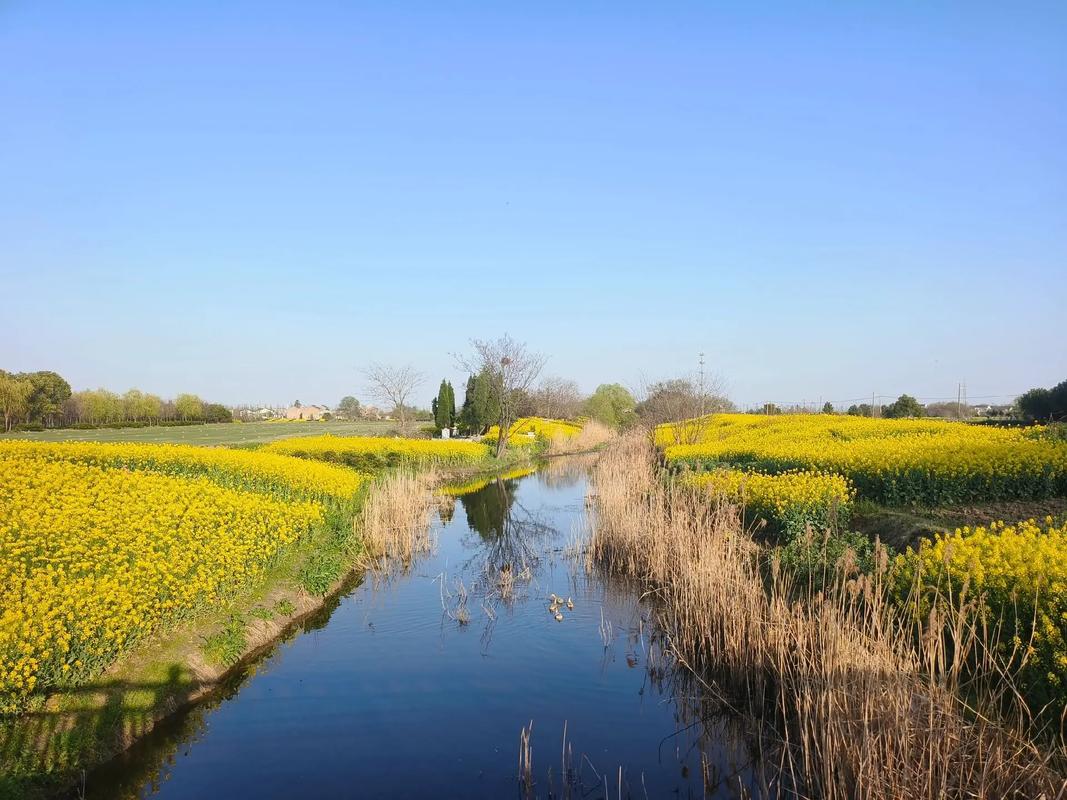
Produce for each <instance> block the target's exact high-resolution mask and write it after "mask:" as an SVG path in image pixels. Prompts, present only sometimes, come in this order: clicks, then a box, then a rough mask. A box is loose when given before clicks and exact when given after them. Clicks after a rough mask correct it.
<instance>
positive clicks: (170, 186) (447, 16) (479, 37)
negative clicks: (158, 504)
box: [0, 0, 1067, 404]
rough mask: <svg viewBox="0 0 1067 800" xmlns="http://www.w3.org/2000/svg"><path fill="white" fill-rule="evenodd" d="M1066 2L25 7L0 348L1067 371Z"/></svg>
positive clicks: (214, 389)
mask: <svg viewBox="0 0 1067 800" xmlns="http://www.w3.org/2000/svg"><path fill="white" fill-rule="evenodd" d="M1064 41H1067V5H1065V4H1063V3H1047V4H1029V3H1014V4H988V5H983V4H976V3H960V4H956V5H947V4H937V3H913V4H909V3H893V4H885V5H883V6H879V5H877V4H843V3H842V4H838V3H832V4H831V3H826V4H797V3H788V4H782V5H781V6H775V5H773V4H769V3H764V4H748V3H736V4H733V3H726V4H722V3H706V2H705V3H691V4H689V3H656V4H628V3H623V2H612V3H574V2H567V3H562V2H561V3H555V2H539V3H524V4H488V3H486V4H468V3H425V4H421V3H418V4H417V3H380V4H371V3H277V4H272V3H264V2H256V3H227V4H218V3H206V2H204V3H200V2H183V3H170V4H163V3H132V2H131V3H105V2H95V3H53V2H47V0H37V1H36V2H32V3H30V2H6V3H0V279H2V288H0V308H2V314H0V335H2V336H3V341H4V342H5V344H6V347H5V348H4V355H3V358H2V361H0V367H3V368H6V369H9V370H31V369H45V368H48V369H55V370H57V371H58V372H60V373H62V374H63V375H65V376H67V377H68V379H69V380H70V381H71V383H72V384H73V385H74V386H75V388H86V387H95V386H107V387H109V388H113V389H116V390H119V391H122V390H125V389H126V388H129V387H131V386H138V387H141V388H144V389H147V390H150V391H155V392H159V393H161V394H164V395H173V394H174V393H176V392H178V391H195V392H198V393H200V394H201V395H203V396H205V397H208V398H211V399H216V400H220V401H223V402H230V403H238V402H245V401H247V402H288V401H291V400H292V399H294V398H299V399H301V400H302V401H304V402H305V403H311V402H320V403H328V404H333V403H335V402H336V401H337V400H338V399H339V398H340V397H341V396H342V395H343V394H348V393H355V394H357V395H359V394H361V388H362V386H363V381H362V379H361V377H360V374H359V367H360V366H361V365H363V364H365V363H366V362H368V361H370V360H374V359H377V360H382V361H395V362H412V363H414V364H416V365H418V366H419V367H420V368H422V369H423V370H425V371H426V372H427V373H428V374H429V375H430V376H431V379H430V380H429V381H428V383H427V390H426V392H425V394H426V396H427V398H426V399H427V400H428V398H429V396H430V394H431V393H432V390H433V387H435V386H436V383H437V381H438V380H439V379H440V377H441V376H442V375H447V376H449V377H453V378H455V379H459V378H460V377H461V376H459V374H458V370H457V369H456V368H455V365H454V361H453V359H452V357H451V355H450V354H451V353H454V352H456V351H462V350H465V349H466V343H467V342H468V340H469V339H470V338H471V337H493V336H497V335H499V334H501V333H504V332H510V333H511V334H512V335H513V336H514V337H516V338H518V339H521V340H525V341H526V342H528V343H529V345H530V346H531V347H533V348H535V349H537V350H540V351H543V352H545V353H547V354H548V355H549V356H550V360H549V365H548V371H549V372H551V373H553V374H559V375H563V376H567V377H573V378H575V379H576V380H578V381H579V383H580V384H581V385H582V386H583V388H585V389H592V388H593V387H595V386H596V385H597V384H598V383H601V382H605V381H620V382H623V383H627V384H630V385H639V384H641V383H642V382H646V381H651V380H655V379H657V378H662V377H667V376H671V375H676V374H680V373H684V372H691V371H693V370H694V369H695V368H696V360H697V353H699V352H701V351H703V352H705V353H706V357H707V361H708V364H709V368H710V369H712V370H714V371H716V372H718V373H719V374H720V375H721V376H722V378H723V379H724V381H725V383H726V385H727V387H728V389H729V392H730V394H731V395H732V396H733V397H734V399H735V400H737V401H739V402H741V403H744V404H748V403H755V402H761V401H764V400H775V401H779V402H789V401H800V400H808V401H814V400H817V399H820V398H821V399H833V400H851V399H853V398H857V397H864V396H870V394H871V393H872V392H878V393H880V394H884V395H893V396H895V395H896V394H899V393H900V392H904V391H907V392H909V393H911V394H915V395H918V396H920V397H940V396H952V395H954V394H955V391H956V385H957V383H958V382H959V381H960V380H966V381H967V384H968V391H969V394H970V396H971V397H972V399H973V398H977V397H986V396H999V395H1007V394H1011V393H1015V392H1018V391H1021V390H1024V389H1026V388H1029V387H1031V386H1034V385H1051V384H1053V383H1056V382H1058V381H1060V380H1063V379H1064V378H1067V345H1065V341H1067V336H1065V334H1064V327H1065V326H1064V307H1065V304H1067V47H1064V44H1063V43H1064Z"/></svg>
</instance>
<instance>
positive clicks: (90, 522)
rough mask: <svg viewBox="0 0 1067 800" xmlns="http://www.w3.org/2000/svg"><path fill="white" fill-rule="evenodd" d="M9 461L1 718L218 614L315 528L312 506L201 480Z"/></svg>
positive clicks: (37, 453) (2, 521)
mask: <svg viewBox="0 0 1067 800" xmlns="http://www.w3.org/2000/svg"><path fill="white" fill-rule="evenodd" d="M5 445H6V443H5ZM135 447H136V446H135ZM16 450H18V448H9V447H6V446H5V447H4V448H3V457H2V459H0V469H2V476H3V477H2V480H0V711H2V712H16V711H19V710H20V709H22V708H24V707H25V703H26V701H27V699H28V698H29V697H30V696H31V695H32V694H33V693H34V692H39V691H42V690H47V689H49V688H51V687H56V686H60V685H74V684H77V683H79V682H83V681H85V680H87V679H89V678H91V677H92V676H94V675H97V674H99V673H100V672H101V671H102V670H103V669H105V668H106V667H107V666H108V665H109V664H111V663H112V662H113V661H114V660H115V659H116V658H118V657H119V656H120V655H121V654H122V653H123V652H124V651H125V650H127V649H128V648H129V647H130V646H132V645H133V644H134V643H136V642H137V641H139V640H141V639H143V638H144V637H145V636H148V635H150V634H151V633H153V632H154V631H156V630H159V629H161V628H162V627H164V626H166V625H167V624H170V623H173V622H174V621H176V620H179V619H181V618H183V617H187V616H189V615H191V614H193V613H195V612H197V611H199V610H201V609H204V608H212V607H219V606H225V605H226V604H227V603H228V601H229V600H230V599H232V597H233V596H234V594H235V593H236V592H237V591H239V590H240V589H241V588H242V587H244V586H246V585H248V584H250V583H252V582H255V581H257V580H259V579H261V578H262V576H263V575H264V572H265V570H266V568H267V567H268V566H269V565H270V564H271V563H272V561H273V560H274V559H275V558H276V556H277V555H278V553H279V552H280V551H281V550H282V549H283V548H285V547H286V546H287V545H289V544H291V543H292V542H294V541H296V540H297V539H298V538H300V537H301V536H303V535H305V534H307V533H308V532H309V531H310V530H311V529H312V528H313V527H314V526H316V525H318V524H320V523H321V522H322V520H323V516H324V508H323V506H322V504H321V503H318V502H315V501H311V500H293V499H289V500H283V499H279V498H274V497H271V496H268V495H265V494H262V493H257V492H249V491H238V490H236V489H233V488H227V487H224V486H220V485H219V484H218V483H217V482H215V481H214V480H212V477H211V476H210V475H202V476H198V477H185V476H177V475H169V474H153V472H152V471H144V472H142V471H134V470H132V469H130V465H131V464H141V463H144V462H137V461H136V460H132V461H131V456H129V454H127V455H126V457H125V458H117V459H116V458H107V457H104V456H103V455H100V454H97V455H96V456H95V457H90V456H89V453H90V452H91V450H90V449H78V450H77V453H78V457H77V458H62V457H58V454H57V450H55V449H53V448H49V447H43V446H38V447H33V448H27V449H26V450H25V451H20V452H15V451H16ZM103 452H106V453H111V451H109V450H105V451H103ZM204 452H205V453H208V452H212V451H209V450H206V449H205V450H204ZM112 455H113V454H112ZM93 458H95V460H96V462H97V463H88V462H90V461H92V460H93ZM149 463H150V464H151V465H153V466H155V467H158V466H160V464H161V462H159V461H151V462H149ZM162 463H165V464H169V466H173V463H171V462H162ZM270 474H272V475H273V473H270Z"/></svg>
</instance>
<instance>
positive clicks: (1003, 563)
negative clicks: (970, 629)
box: [894, 517, 1067, 698]
mask: <svg viewBox="0 0 1067 800" xmlns="http://www.w3.org/2000/svg"><path fill="white" fill-rule="evenodd" d="M1053 523H1054V520H1053V519H1052V518H1051V517H1048V518H1046V519H1045V520H1044V522H1043V524H1042V523H1039V522H1037V521H1036V520H1033V519H1031V520H1027V521H1025V522H1020V523H1017V524H1008V523H1004V522H995V523H992V524H991V525H989V526H984V527H981V526H980V527H975V528H970V527H965V528H959V529H957V530H956V531H955V532H954V533H951V534H944V535H941V536H938V537H936V538H935V539H934V540H933V541H930V540H923V541H921V542H920V543H919V546H918V549H909V550H908V551H907V552H906V553H905V554H903V555H900V556H898V557H897V559H896V563H895V565H894V570H895V576H896V582H895V583H896V588H897V592H898V594H899V596H900V597H901V598H902V599H906V600H910V601H912V602H916V603H917V608H916V609H915V610H916V613H917V614H918V615H919V617H920V619H925V618H926V614H927V613H928V611H929V609H930V606H931V605H933V604H937V603H943V602H956V603H958V602H959V598H960V596H961V592H962V591H963V589H964V587H966V589H967V593H968V594H967V597H972V598H978V599H979V600H980V602H981V604H982V607H983V608H984V609H985V610H986V612H987V614H988V617H987V621H988V622H989V623H990V626H991V627H993V628H994V629H995V628H996V625H997V623H998V622H1000V623H1001V625H1002V627H1001V632H1002V636H1001V647H1002V649H1003V654H1004V656H1005V657H1009V656H1011V655H1012V654H1015V663H1016V664H1017V665H1021V666H1023V668H1024V672H1026V673H1028V674H1029V675H1030V676H1031V678H1032V679H1033V680H1034V681H1036V682H1037V683H1039V684H1044V685H1045V686H1046V693H1047V694H1048V696H1049V697H1053V696H1055V695H1056V694H1059V695H1060V696H1061V698H1062V695H1063V693H1064V692H1067V525H1060V526H1058V527H1057V526H1055V525H1054V524H1053ZM949 598H952V600H951V601H950V599H949Z"/></svg>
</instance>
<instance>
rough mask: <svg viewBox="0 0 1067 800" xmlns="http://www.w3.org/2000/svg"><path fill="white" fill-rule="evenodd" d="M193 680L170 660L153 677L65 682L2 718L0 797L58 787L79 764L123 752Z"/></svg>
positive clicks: (175, 704)
mask: <svg viewBox="0 0 1067 800" xmlns="http://www.w3.org/2000/svg"><path fill="white" fill-rule="evenodd" d="M195 686H196V684H195V682H194V680H193V678H192V675H191V673H190V672H189V671H188V670H187V669H186V668H184V667H182V666H180V665H178V664H171V665H169V666H167V667H165V672H163V674H162V675H161V677H160V679H159V680H157V681H143V682H133V681H123V680H105V681H95V682H90V683H86V684H83V685H81V686H76V687H64V688H62V689H60V690H58V691H57V692H55V693H54V694H53V695H52V696H51V697H50V698H49V699H48V701H47V702H46V703H42V704H41V706H40V707H39V708H32V709H30V710H28V711H26V712H24V713H22V714H19V715H18V716H17V717H4V718H0V765H2V766H0V798H5V800H6V798H9V797H11V798H15V797H39V796H41V797H43V796H52V795H55V794H57V793H60V794H61V793H62V789H63V787H64V786H68V785H70V784H71V783H72V782H74V781H76V780H77V779H78V778H79V777H80V771H81V769H82V765H84V764H87V763H93V762H96V761H99V760H101V759H103V758H107V757H109V756H111V755H114V754H116V753H119V752H121V751H122V750H123V749H124V748H125V747H126V746H128V745H129V743H130V742H132V741H133V740H135V739H137V738H139V737H141V736H143V735H145V734H146V733H147V732H148V731H150V730H151V729H152V728H153V727H154V725H155V724H156V720H157V719H159V717H160V716H161V715H162V714H166V713H169V712H171V711H173V710H175V709H177V708H179V707H180V706H181V705H183V704H184V703H185V702H187V701H188V698H189V696H190V693H191V692H192V690H193V689H194V688H195ZM77 795H78V792H77V791H76V790H75V791H74V792H73V796H77Z"/></svg>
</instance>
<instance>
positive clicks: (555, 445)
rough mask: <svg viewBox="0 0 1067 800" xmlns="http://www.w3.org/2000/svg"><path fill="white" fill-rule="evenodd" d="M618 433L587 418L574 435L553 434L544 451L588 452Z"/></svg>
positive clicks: (547, 452)
mask: <svg viewBox="0 0 1067 800" xmlns="http://www.w3.org/2000/svg"><path fill="white" fill-rule="evenodd" d="M617 436H618V433H617V432H616V431H615V430H614V429H613V428H610V427H608V426H607V425H605V424H604V423H602V422H597V421H596V420H595V419H593V420H589V421H588V422H586V423H585V424H584V425H583V426H582V429H581V431H579V432H578V433H576V434H575V435H574V436H554V437H553V438H552V439H550V440H549V442H548V447H547V448H546V449H545V453H546V454H547V455H550V456H565V455H574V454H576V453H588V452H590V451H592V450H597V449H598V448H600V447H603V446H604V445H606V444H607V443H608V442H610V441H612V440H614V439H615V438H616V437H617Z"/></svg>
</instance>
